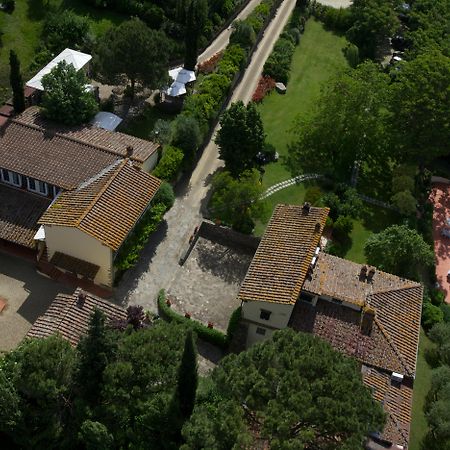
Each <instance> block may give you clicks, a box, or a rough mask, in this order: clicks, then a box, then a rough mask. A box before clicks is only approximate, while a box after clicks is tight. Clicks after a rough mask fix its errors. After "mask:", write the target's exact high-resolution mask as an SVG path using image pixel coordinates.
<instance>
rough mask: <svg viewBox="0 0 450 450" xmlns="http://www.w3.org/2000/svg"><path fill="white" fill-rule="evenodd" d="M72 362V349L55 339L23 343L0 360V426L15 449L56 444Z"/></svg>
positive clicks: (66, 403) (69, 393)
mask: <svg viewBox="0 0 450 450" xmlns="http://www.w3.org/2000/svg"><path fill="white" fill-rule="evenodd" d="M75 364H76V354H75V351H74V350H73V349H72V347H71V346H70V344H69V343H68V342H66V341H63V340H62V339H60V338H58V337H55V336H53V337H49V338H47V339H30V340H26V341H24V342H23V343H22V344H21V345H19V346H18V347H17V348H16V349H15V350H13V351H12V352H10V353H8V354H6V355H5V356H4V357H3V358H2V359H0V373H1V376H0V383H1V387H0V403H1V404H5V405H6V408H5V409H3V408H2V409H1V411H0V417H1V418H0V427H1V431H2V432H4V433H6V434H7V435H8V436H9V437H10V438H11V439H12V441H13V442H14V443H15V444H16V445H17V447H18V448H47V447H49V448H55V447H58V444H61V443H62V441H63V440H64V438H65V435H64V424H65V422H66V421H67V420H68V419H69V417H70V407H71V399H72V391H73V381H72V380H73V374H74V369H75ZM9 402H11V403H9ZM6 413H9V414H11V415H10V416H8V417H6V416H5V414H6Z"/></svg>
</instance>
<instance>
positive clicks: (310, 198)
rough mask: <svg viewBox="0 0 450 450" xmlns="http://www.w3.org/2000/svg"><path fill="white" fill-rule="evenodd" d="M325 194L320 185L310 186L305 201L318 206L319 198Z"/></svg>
mask: <svg viewBox="0 0 450 450" xmlns="http://www.w3.org/2000/svg"><path fill="white" fill-rule="evenodd" d="M322 195H323V192H322V190H321V189H320V187H318V186H312V187H310V188H308V189H307V190H306V192H305V202H308V203H310V204H311V205H313V206H317V205H318V204H319V200H320V199H321V197H322Z"/></svg>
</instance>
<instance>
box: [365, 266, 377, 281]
mask: <svg viewBox="0 0 450 450" xmlns="http://www.w3.org/2000/svg"><path fill="white" fill-rule="evenodd" d="M374 275H375V267H371V268H370V270H369V273H368V274H367V281H368V282H369V283H371V282H372V279H373V276H374Z"/></svg>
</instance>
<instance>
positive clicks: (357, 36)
mask: <svg viewBox="0 0 450 450" xmlns="http://www.w3.org/2000/svg"><path fill="white" fill-rule="evenodd" d="M350 11H351V15H352V17H351V22H352V23H353V25H352V26H351V28H350V29H349V30H348V32H347V37H348V39H349V40H350V41H351V42H352V43H353V44H355V45H357V46H358V47H359V50H360V52H361V55H362V56H363V57H369V58H373V57H374V56H375V50H376V48H377V46H378V45H379V44H381V43H382V42H383V40H384V39H386V38H388V37H389V36H392V34H393V33H394V32H395V30H396V29H397V28H398V26H399V20H398V18H397V15H396V13H395V11H394V8H393V2H392V1H391V0H354V1H353V4H352V6H351V8H350Z"/></svg>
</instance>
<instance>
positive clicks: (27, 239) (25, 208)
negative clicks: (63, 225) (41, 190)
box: [0, 183, 50, 248]
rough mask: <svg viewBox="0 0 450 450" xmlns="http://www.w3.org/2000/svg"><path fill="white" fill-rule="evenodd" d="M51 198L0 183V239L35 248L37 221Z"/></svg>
mask: <svg viewBox="0 0 450 450" xmlns="http://www.w3.org/2000/svg"><path fill="white" fill-rule="evenodd" d="M49 205H50V200H49V199H47V198H45V197H41V196H38V195H33V194H30V193H27V192H24V191H21V190H20V189H14V188H10V187H8V186H5V185H4V184H1V183H0V239H5V240H7V241H9V242H14V243H15V244H20V245H24V246H25V247H29V248H34V241H33V237H34V235H35V234H36V232H37V230H38V229H39V225H38V224H37V221H38V219H39V217H41V215H42V213H43V212H44V211H45V210H46V209H47V208H48V206H49Z"/></svg>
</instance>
